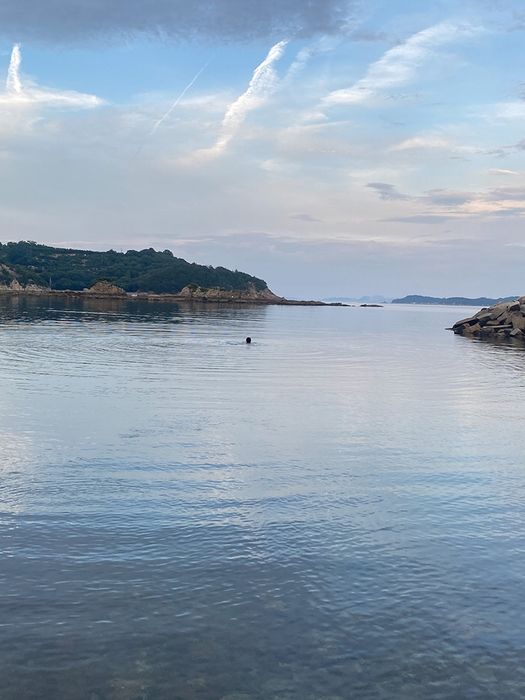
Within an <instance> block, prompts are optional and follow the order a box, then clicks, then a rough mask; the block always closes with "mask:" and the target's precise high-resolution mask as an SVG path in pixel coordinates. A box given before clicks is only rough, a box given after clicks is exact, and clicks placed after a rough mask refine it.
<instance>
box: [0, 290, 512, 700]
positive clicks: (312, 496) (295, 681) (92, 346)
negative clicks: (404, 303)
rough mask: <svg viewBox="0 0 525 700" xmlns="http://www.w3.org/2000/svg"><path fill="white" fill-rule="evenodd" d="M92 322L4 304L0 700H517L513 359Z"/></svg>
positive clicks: (262, 317) (120, 312)
mask: <svg viewBox="0 0 525 700" xmlns="http://www.w3.org/2000/svg"><path fill="white" fill-rule="evenodd" d="M92 304H93V305H91V306H87V305H86V306H84V307H82V306H69V307H68V306H64V305H62V306H61V305H59V304H58V303H57V302H53V303H51V304H49V303H48V302H31V303H29V301H27V300H26V301H23V300H21V301H20V302H19V304H18V305H16V303H15V302H13V301H5V300H4V301H3V302H1V306H0V397H1V398H0V476H1V480H0V523H1V526H0V545H1V549H2V556H1V559H0V593H1V595H0V662H1V666H2V670H1V673H0V698H1V699H2V700H154V699H158V700H220V699H221V698H226V699H227V700H337V699H338V698H340V699H343V700H346V699H348V700H350V699H351V700H354V699H358V700H362V699H363V700H364V699H368V698H370V699H378V700H379V699H382V698H384V699H386V700H401V699H403V700H404V699H407V700H408V699H412V698H413V699H422V700H423V699H424V700H429V699H430V700H434V699H436V700H437V699H438V698H439V699H443V698H445V699H447V700H448V699H453V698H454V699H457V700H465V699H467V698H498V700H501V699H506V698H509V699H510V698H525V605H524V584H525V580H524V579H525V527H524V524H525V523H524V520H525V429H524V421H523V408H524V406H525V349H524V348H523V347H515V346H512V345H505V344H503V345H499V346H498V345H490V344H486V343H481V342H478V341H473V340H469V339H467V338H461V337H459V336H454V335H453V334H452V333H450V332H446V331H445V330H444V328H445V327H446V326H449V325H451V323H452V322H453V321H455V320H457V319H458V318H459V317H461V316H463V315H467V314H468V310H465V309H458V308H455V309H454V308H443V307H442V308H432V307H429V308H424V307H406V308H402V307H397V308H395V307H390V308H388V307H385V308H382V309H373V308H368V309H366V308H365V309H363V308H309V307H295V308H294V307H289V308H286V307H263V308H239V309H233V308H228V307H222V308H220V307H219V308H213V307H204V308H196V307H194V308H191V307H186V308H183V307H179V308H177V307H169V306H153V305H149V306H148V305H146V306H140V305H131V304H128V305H127V304H125V303H124V304H122V305H119V303H118V302H115V303H108V304H107V305H104V304H102V305H101V306H100V305H99V306H97V305H96V302H92ZM247 335H250V336H252V338H253V340H254V342H253V344H252V345H251V346H246V345H245V343H244V338H245V336H247Z"/></svg>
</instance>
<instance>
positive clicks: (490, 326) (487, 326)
mask: <svg viewBox="0 0 525 700" xmlns="http://www.w3.org/2000/svg"><path fill="white" fill-rule="evenodd" d="M450 330H452V331H454V333H456V334H457V335H465V336H471V337H473V338H514V339H516V340H525V297H519V299H516V300H515V301H509V302H500V303H498V304H494V305H493V306H489V307H488V308H483V309H481V311H478V313H477V314H474V316H469V317H468V318H463V319H461V320H460V321H456V323H455V324H454V325H453V326H452V328H451V329H450Z"/></svg>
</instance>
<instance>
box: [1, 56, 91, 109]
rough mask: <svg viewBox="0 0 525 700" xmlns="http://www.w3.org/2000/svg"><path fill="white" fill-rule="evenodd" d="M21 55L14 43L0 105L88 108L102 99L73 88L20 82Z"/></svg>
mask: <svg viewBox="0 0 525 700" xmlns="http://www.w3.org/2000/svg"><path fill="white" fill-rule="evenodd" d="M21 62H22V55H21V53H20V46H19V45H18V44H15V46H14V47H13V50H12V52H11V60H10V62H9V68H8V71H7V82H6V86H5V92H3V93H0V106H2V105H4V106H5V105H13V106H21V107H24V106H26V107H27V106H31V105H53V106H57V107H79V108H83V109H89V108H93V107H98V106H99V105H101V104H102V103H103V101H102V100H101V99H100V98H99V97H96V96H95V95H88V94H85V93H82V92H75V91H73V90H62V91H57V90H50V89H46V88H40V87H38V86H36V85H34V84H32V83H22V80H21V78H20V64H21Z"/></svg>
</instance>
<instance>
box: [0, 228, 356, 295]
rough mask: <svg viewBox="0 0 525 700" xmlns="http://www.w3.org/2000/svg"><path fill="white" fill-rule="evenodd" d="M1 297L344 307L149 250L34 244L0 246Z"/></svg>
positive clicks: (238, 273)
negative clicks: (289, 295) (298, 298)
mask: <svg viewBox="0 0 525 700" xmlns="http://www.w3.org/2000/svg"><path fill="white" fill-rule="evenodd" d="M0 294H1V295H24V296H37V295H38V296H43V295H45V296H55V297H72V298H91V299H93V298H115V299H116V298H122V299H128V298H129V299H132V300H133V299H137V300H148V301H186V302H188V301H191V302H203V303H206V302H219V303H222V302H236V303H250V304H280V305H294V306H303V305H308V306H344V304H341V303H336V304H325V303H323V302H321V301H295V300H289V299H285V298H284V297H279V296H277V295H276V294H274V293H273V292H271V291H270V289H268V285H267V284H266V282H265V281H264V280H262V279H260V278H258V277H254V276H252V275H249V274H247V273H245V272H239V271H238V270H235V271H232V270H228V269H227V268H225V267H212V266H211V265H197V264H196V263H189V262H187V261H186V260H184V259H183V258H176V257H175V256H174V255H173V253H172V252H171V251H170V250H164V251H163V252H158V251H156V250H154V249H153V248H147V249H145V250H128V251H127V252H126V253H119V252H116V251H115V250H108V251H105V252H98V251H93V250H76V249H72V248H55V247H54V246H48V245H43V244H40V243H36V242H34V241H19V242H18V243H5V244H2V243H0Z"/></svg>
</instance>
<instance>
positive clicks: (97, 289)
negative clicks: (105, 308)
mask: <svg viewBox="0 0 525 700" xmlns="http://www.w3.org/2000/svg"><path fill="white" fill-rule="evenodd" d="M84 292H86V293H87V294H95V295H97V296H103V297H125V296H127V295H126V291H125V290H124V289H122V287H116V286H115V285H114V284H111V282H106V281H105V280H102V281H101V282H97V283H96V284H94V285H93V286H92V287H90V288H89V289H84Z"/></svg>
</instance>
